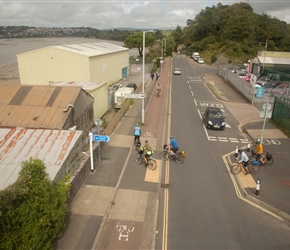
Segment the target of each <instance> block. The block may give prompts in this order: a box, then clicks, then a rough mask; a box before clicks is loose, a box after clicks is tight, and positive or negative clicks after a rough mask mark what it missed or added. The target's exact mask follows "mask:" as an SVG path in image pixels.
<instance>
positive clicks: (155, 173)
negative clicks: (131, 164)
mask: <svg viewBox="0 0 290 250" xmlns="http://www.w3.org/2000/svg"><path fill="white" fill-rule="evenodd" d="M156 165H157V167H156V169H155V170H151V169H149V168H147V169H146V174H145V181H147V182H155V183H159V179H160V170H161V167H160V166H161V160H156Z"/></svg>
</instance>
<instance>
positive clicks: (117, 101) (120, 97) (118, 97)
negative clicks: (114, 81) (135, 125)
mask: <svg viewBox="0 0 290 250" xmlns="http://www.w3.org/2000/svg"><path fill="white" fill-rule="evenodd" d="M133 92H134V89H133V88H127V87H125V88H124V87H123V88H119V89H118V90H117V91H116V92H115V97H114V107H115V108H116V109H120V108H122V103H123V102H124V101H125V99H126V98H125V94H132V93H133Z"/></svg>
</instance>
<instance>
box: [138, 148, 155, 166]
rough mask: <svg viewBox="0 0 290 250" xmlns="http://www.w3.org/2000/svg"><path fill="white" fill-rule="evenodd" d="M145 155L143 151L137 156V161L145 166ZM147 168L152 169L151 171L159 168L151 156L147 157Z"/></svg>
mask: <svg viewBox="0 0 290 250" xmlns="http://www.w3.org/2000/svg"><path fill="white" fill-rule="evenodd" d="M143 153H144V151H143V150H139V151H138V153H137V154H136V155H135V161H136V162H137V163H138V164H139V165H141V164H142V163H144V164H145V161H144V158H143ZM147 163H148V165H147V168H149V169H151V170H155V169H156V168H157V164H156V160H155V159H154V158H153V157H151V156H148V157H147Z"/></svg>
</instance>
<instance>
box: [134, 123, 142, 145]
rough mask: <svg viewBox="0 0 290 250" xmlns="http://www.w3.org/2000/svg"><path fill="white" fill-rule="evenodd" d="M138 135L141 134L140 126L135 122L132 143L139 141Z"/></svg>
mask: <svg viewBox="0 0 290 250" xmlns="http://www.w3.org/2000/svg"><path fill="white" fill-rule="evenodd" d="M140 135H141V128H140V126H139V123H136V125H135V127H134V136H135V139H134V144H135V145H136V144H137V143H140Z"/></svg>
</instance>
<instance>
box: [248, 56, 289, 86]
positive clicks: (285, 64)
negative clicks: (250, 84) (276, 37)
mask: <svg viewBox="0 0 290 250" xmlns="http://www.w3.org/2000/svg"><path fill="white" fill-rule="evenodd" d="M251 63H252V71H251V73H252V74H253V75H254V77H256V78H257V77H259V76H262V75H267V76H269V77H271V78H273V79H275V80H280V81H290V52H277V51H259V52H258V55H257V57H255V58H254V59H252V60H251Z"/></svg>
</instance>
